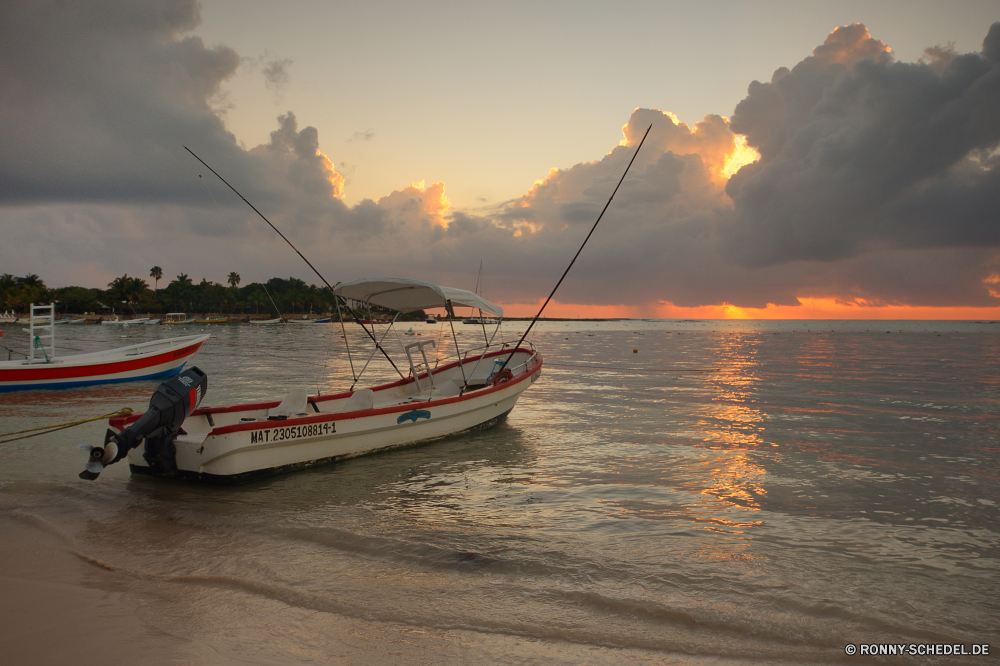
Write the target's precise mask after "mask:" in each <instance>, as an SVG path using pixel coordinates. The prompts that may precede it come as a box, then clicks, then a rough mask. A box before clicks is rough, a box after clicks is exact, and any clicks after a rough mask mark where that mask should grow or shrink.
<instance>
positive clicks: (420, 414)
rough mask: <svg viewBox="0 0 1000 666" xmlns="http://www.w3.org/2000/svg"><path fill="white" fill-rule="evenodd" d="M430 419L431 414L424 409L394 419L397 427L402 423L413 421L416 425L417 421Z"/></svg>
mask: <svg viewBox="0 0 1000 666" xmlns="http://www.w3.org/2000/svg"><path fill="white" fill-rule="evenodd" d="M430 417H431V413H430V412H429V411H427V410H426V409H414V410H413V411H412V412H406V413H405V414H403V415H401V416H400V417H399V418H398V419H396V424H397V425H398V424H400V423H402V422H403V421H413V422H414V423H416V422H417V419H429V418H430Z"/></svg>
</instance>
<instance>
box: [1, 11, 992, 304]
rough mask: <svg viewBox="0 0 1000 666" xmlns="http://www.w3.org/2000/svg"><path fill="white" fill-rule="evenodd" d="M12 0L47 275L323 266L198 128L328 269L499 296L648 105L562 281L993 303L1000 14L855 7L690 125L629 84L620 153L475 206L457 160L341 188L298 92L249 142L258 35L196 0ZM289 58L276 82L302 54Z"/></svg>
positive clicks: (337, 276)
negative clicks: (248, 60) (227, 88)
mask: <svg viewBox="0 0 1000 666" xmlns="http://www.w3.org/2000/svg"><path fill="white" fill-rule="evenodd" d="M8 7H9V9H8V8H7V7H5V10H4V11H5V17H4V18H5V20H4V22H3V23H2V24H0V62H3V63H4V66H3V67H2V68H0V224H2V226H3V228H4V231H5V236H4V241H5V242H4V243H3V244H2V245H0V263H2V264H3V265H4V270H5V272H15V273H27V272H39V273H41V272H43V271H42V269H40V268H39V267H41V266H44V267H48V270H50V271H52V273H53V275H52V276H50V275H49V274H48V273H47V274H46V275H44V276H43V278H44V279H45V280H46V282H48V283H49V284H53V285H58V284H72V283H79V279H78V276H80V275H87V276H95V275H98V276H100V277H99V279H98V283H97V284H98V286H103V284H106V283H107V282H109V281H110V279H111V278H113V277H115V276H118V275H121V274H122V273H123V272H128V273H129V274H138V275H144V274H146V272H148V270H149V267H150V266H152V265H154V264H158V265H162V266H163V267H164V269H165V270H166V272H167V273H168V274H171V275H173V274H177V273H180V272H185V273H188V274H190V275H192V276H196V277H203V276H204V277H208V278H209V279H217V280H223V279H224V277H225V274H226V273H227V272H228V271H231V270H237V271H238V272H240V273H241V275H243V276H244V280H245V281H250V280H255V279H267V278H268V277H271V276H273V275H300V276H302V277H304V278H306V279H309V280H312V279H313V278H312V277H311V276H310V275H309V273H308V269H307V268H306V267H304V266H303V265H302V264H301V261H300V260H299V258H298V257H297V256H295V255H294V254H293V253H291V252H290V251H289V250H288V249H287V248H285V247H283V246H282V245H281V243H282V241H281V240H280V239H278V238H277V237H276V236H275V234H274V233H273V232H272V231H271V230H270V229H269V228H266V226H265V225H263V223H262V222H261V221H260V220H258V219H257V218H256V217H255V215H254V213H253V212H252V211H250V210H249V209H248V208H247V207H246V205H245V204H244V203H243V202H242V201H241V200H240V199H238V198H237V197H236V196H235V195H233V194H232V193H231V192H229V191H228V190H227V189H226V188H224V186H223V185H222V184H221V183H219V182H218V181H216V180H214V177H212V176H211V175H210V174H209V173H208V172H207V171H206V170H205V169H204V168H203V167H201V165H199V164H198V163H197V162H195V161H194V160H193V159H192V158H191V157H190V156H189V155H188V154H187V153H186V152H185V151H183V149H182V148H181V145H182V144H183V145H187V146H189V147H190V148H192V149H193V150H194V151H195V152H196V153H198V154H199V156H200V157H202V158H203V159H205V160H206V161H207V162H208V163H209V164H211V165H212V167H213V168H215V169H216V170H217V171H218V172H219V173H221V174H222V175H223V176H225V178H226V179H227V180H228V181H229V182H230V183H232V184H233V185H234V186H235V187H236V188H237V189H239V190H240V192H241V193H242V194H243V195H244V196H246V197H247V199H249V200H250V201H252V202H253V203H254V205H255V206H256V207H257V208H258V209H260V210H261V211H262V212H264V213H265V214H266V215H267V216H268V218H269V219H271V220H272V222H274V223H275V224H276V225H278V227H279V228H280V229H282V231H283V232H284V233H285V234H286V235H287V236H289V237H290V238H291V239H292V240H293V242H295V243H296V244H297V245H298V246H299V247H300V249H302V250H303V251H304V252H305V254H306V256H307V257H309V258H310V259H311V260H312V261H313V263H314V264H315V265H317V267H318V268H320V269H321V270H322V271H323V272H324V274H325V275H326V277H327V278H328V279H330V280H331V281H337V280H343V279H353V278H355V277H359V276H363V275H374V274H382V275H388V274H395V275H400V276H409V277H418V278H424V279H430V280H437V281H440V282H442V283H444V284H453V285H455V286H464V287H472V286H473V285H474V284H475V272H476V270H477V269H478V265H479V261H480V260H482V261H483V262H484V264H485V266H486V271H487V274H488V275H489V276H490V284H491V285H492V290H493V293H492V294H491V296H493V297H494V298H496V299H497V300H501V301H504V302H522V303H523V302H532V301H536V300H538V299H539V298H542V297H544V295H546V294H547V293H548V291H549V290H550V289H551V287H552V285H554V284H555V280H556V279H558V277H559V275H560V274H561V273H562V270H563V269H564V268H565V266H566V265H567V263H568V262H569V260H570V259H571V258H572V256H573V254H574V253H575V252H576V249H577V248H578V247H579V244H580V242H581V241H582V240H583V238H584V236H585V235H586V234H587V232H588V231H589V229H590V227H591V225H592V224H593V222H594V220H595V219H596V218H597V215H598V214H600V212H601V210H602V209H603V207H604V205H605V204H606V202H607V199H608V197H609V196H610V195H611V192H612V191H613V190H614V187H615V185H616V184H617V182H618V179H619V178H620V177H621V174H622V170H623V169H624V168H625V165H626V164H627V163H628V160H629V159H631V157H632V155H633V153H634V149H635V146H636V144H637V142H638V140H639V138H640V137H641V136H642V133H643V132H645V130H646V128H647V127H648V126H649V125H652V130H651V132H650V134H649V138H648V139H647V141H646V143H645V144H644V146H643V149H642V152H641V153H640V154H639V156H638V158H637V159H636V161H635V164H634V165H633V167H632V171H631V172H630V173H629V175H628V177H627V178H626V179H625V181H624V182H623V183H622V186H621V189H620V190H619V191H618V193H617V195H616V196H615V200H614V202H613V203H612V205H611V206H610V207H609V208H608V211H607V213H606V215H605V217H604V219H603V220H602V222H601V226H600V227H599V228H598V229H597V231H596V232H595V234H594V237H593V238H592V239H591V241H590V244H589V245H588V246H587V248H586V250H585V251H584V253H583V254H582V255H581V256H580V258H579V260H578V261H577V262H576V264H575V266H574V269H573V272H572V273H571V275H570V279H568V280H567V281H566V282H565V283H564V285H563V286H562V287H561V290H560V292H559V294H558V295H557V298H558V299H559V300H561V301H562V302H571V303H593V304H608V305H618V304H622V305H630V306H642V305H643V304H647V305H649V304H653V305H655V304H657V303H660V302H670V303H674V304H676V305H680V306H698V305H715V304H722V303H729V304H733V305H737V306H742V307H764V306H766V305H767V304H768V303H773V304H777V305H795V304H796V303H798V299H799V298H825V299H839V300H840V301H842V302H848V303H859V302H860V303H875V304H912V305H952V306H954V305H993V306H995V305H997V303H998V300H997V298H998V297H997V296H996V293H997V292H998V287H997V285H998V284H1000V277H998V276H1000V251H998V246H1000V227H998V226H997V225H996V220H997V219H1000V199H998V197H1000V182H998V178H1000V168H998V162H1000V150H998V144H1000V24H997V25H994V26H993V27H992V28H990V30H989V32H988V35H987V37H986V40H985V41H984V43H983V50H982V52H981V53H971V54H968V53H967V54H959V53H955V52H954V50H953V48H951V47H948V46H946V47H932V48H930V49H928V50H927V51H926V52H925V54H924V58H923V59H922V60H921V61H920V62H916V63H901V62H897V61H896V60H894V58H893V57H892V54H891V51H889V49H888V47H887V46H886V45H885V44H883V43H882V42H880V41H879V40H877V39H874V38H873V37H871V36H870V35H869V34H868V32H867V30H866V29H865V28H864V26H861V25H854V26H846V27H843V28H838V29H837V30H835V31H834V32H833V33H831V35H830V36H829V37H828V38H827V39H826V41H825V42H824V43H823V44H821V45H820V46H818V47H817V48H816V49H815V50H814V51H813V52H812V54H811V55H808V56H807V57H806V58H804V59H803V60H802V61H801V62H799V63H798V64H796V65H794V66H793V67H791V68H790V69H789V68H780V69H778V70H776V71H775V73H774V75H773V76H772V77H771V79H770V81H768V82H765V83H760V82H756V81H755V82H753V83H751V84H750V86H749V88H748V93H747V96H746V98H745V99H744V100H742V101H741V102H740V103H739V104H738V105H737V107H736V109H735V111H734V112H733V114H732V116H731V118H729V119H727V118H726V117H724V116H722V115H715V114H710V115H707V116H705V117H704V118H703V119H702V120H700V121H699V122H696V123H694V124H690V125H689V124H687V123H684V122H681V121H680V120H679V119H677V118H676V117H674V116H673V115H672V114H670V113H669V112H665V111H660V110H657V109H644V108H640V109H636V110H635V111H634V112H633V113H632V115H631V117H630V118H629V119H628V122H627V123H626V124H625V125H624V127H623V128H622V135H623V138H622V141H621V143H620V144H619V145H616V146H609V152H608V153H607V154H606V155H603V156H599V155H598V156H595V159H594V160H593V161H589V162H583V163H580V164H576V165H572V166H566V167H565V168H554V169H552V170H550V172H549V173H548V174H545V175H543V176H542V177H541V178H539V180H538V181H537V182H536V183H535V184H534V185H533V186H532V187H531V188H530V189H529V190H528V191H527V192H525V193H524V194H523V195H522V196H520V197H517V198H515V199H513V200H511V201H507V202H504V203H502V204H500V205H498V206H496V207H490V208H481V209H478V210H476V211H469V210H464V211H463V210H455V209H453V208H452V207H451V206H450V203H449V201H448V198H447V196H446V193H445V184H444V183H442V182H432V183H431V184H430V185H428V184H426V183H425V182H419V183H413V184H411V185H409V186H407V187H401V188H400V189H398V190H396V191H394V192H391V193H389V194H387V195H386V196H383V197H380V198H378V199H377V200H375V201H373V200H364V201H361V202H360V203H358V204H356V205H354V206H347V205H346V204H344V202H343V200H342V197H343V195H344V189H345V180H344V177H343V175H341V172H343V171H346V170H345V169H344V168H341V170H340V171H341V172H339V171H338V170H337V169H336V168H335V167H334V164H333V162H332V160H331V159H330V158H329V157H327V155H326V154H324V152H323V150H322V145H321V140H320V132H319V131H318V130H317V129H316V128H314V127H311V126H305V127H300V124H299V120H298V118H297V117H296V114H295V113H294V112H292V111H288V112H286V113H284V114H282V115H280V116H279V117H278V118H277V126H276V129H275V130H274V131H273V132H272V133H271V136H270V138H269V140H268V142H267V143H264V144H261V145H259V146H256V147H254V148H252V149H249V150H246V149H244V148H242V147H241V146H240V145H239V144H238V142H237V141H236V138H235V137H234V136H233V135H232V134H230V133H229V132H228V131H227V130H226V128H225V124H224V113H222V112H221V111H220V108H219V105H220V104H221V103H222V102H221V101H220V100H221V99H222V95H223V93H224V84H225V82H226V81H228V80H229V79H230V78H231V77H233V76H235V75H236V72H237V69H238V66H239V63H240V62H241V60H240V57H239V55H238V54H236V53H235V52H234V51H233V50H232V49H229V48H228V47H225V46H219V47H213V48H208V47H206V46H205V45H204V44H203V43H202V42H201V40H200V39H198V38H197V37H192V36H190V32H191V31H192V30H193V29H194V28H195V27H196V26H197V25H198V23H199V21H200V17H199V14H198V5H197V3H196V2H194V1H193V0H143V1H134V2H126V1H125V0H100V1H98V2H93V3H81V4H71V5H68V6H63V5H59V6H58V7H57V6H56V5H54V4H50V3H46V2H26V1H16V2H13V3H8ZM272 62H275V63H278V64H279V65H280V66H277V67H276V69H275V70H274V72H273V73H274V75H275V77H276V78H275V81H276V82H277V83H278V84H279V85H281V84H280V81H281V76H280V74H281V72H282V71H285V68H286V67H287V64H281V63H283V62H284V61H278V60H273V61H272ZM286 73H287V72H286ZM331 131H332V132H334V134H333V136H338V134H336V132H338V131H343V130H337V129H336V128H333V129H332V130H331ZM340 136H343V135H340ZM372 137H373V133H372V132H371V131H370V130H365V131H363V132H356V133H355V134H354V136H353V138H352V139H351V140H357V141H368V140H371V138H372ZM442 149H443V150H445V149H447V148H446V147H445V148H442ZM334 157H336V156H334ZM347 172H348V173H349V171H347ZM199 174H201V175H203V176H204V178H203V179H202V180H201V181H200V182H198V181H197V176H198V175H199ZM539 175H541V174H539ZM428 180H432V179H428ZM206 190H207V191H206ZM39 238H46V239H50V240H49V241H46V242H44V243H43V242H39ZM150 238H155V239H156V241H155V242H154V243H150V241H149V239H150ZM213 270H214V271H216V273H217V274H213V273H211V271H213ZM255 273H259V274H255Z"/></svg>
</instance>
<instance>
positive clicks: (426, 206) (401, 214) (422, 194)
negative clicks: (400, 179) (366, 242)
mask: <svg viewBox="0 0 1000 666" xmlns="http://www.w3.org/2000/svg"><path fill="white" fill-rule="evenodd" d="M377 203H378V205H379V206H382V207H383V208H386V209H387V210H388V211H389V214H390V216H391V217H392V218H393V219H394V220H396V221H397V222H403V223H404V224H420V223H427V224H433V225H437V226H440V227H447V226H448V220H446V219H445V217H444V214H445V212H447V210H448V209H449V208H451V202H450V201H448V197H446V196H445V193H444V183H442V182H437V183H431V184H430V185H425V184H424V181H422V180H421V181H420V182H417V183H410V186H409V187H404V188H403V189H401V190H395V191H394V192H393V193H392V194H390V195H388V196H384V197H382V198H381V199H379V200H378V202H377Z"/></svg>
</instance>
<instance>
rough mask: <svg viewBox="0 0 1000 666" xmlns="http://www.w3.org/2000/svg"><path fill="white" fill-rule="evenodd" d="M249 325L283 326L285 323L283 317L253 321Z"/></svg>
mask: <svg viewBox="0 0 1000 666" xmlns="http://www.w3.org/2000/svg"><path fill="white" fill-rule="evenodd" d="M249 323H251V324H255V325H257V326H273V325H275V324H282V323H284V322H283V321H281V317H275V318H274V319H256V320H251V321H250V322H249Z"/></svg>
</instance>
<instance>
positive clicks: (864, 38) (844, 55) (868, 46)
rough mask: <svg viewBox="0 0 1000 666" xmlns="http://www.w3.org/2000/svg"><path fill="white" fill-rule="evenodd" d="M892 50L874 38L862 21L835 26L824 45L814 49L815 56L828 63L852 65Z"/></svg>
mask: <svg viewBox="0 0 1000 666" xmlns="http://www.w3.org/2000/svg"><path fill="white" fill-rule="evenodd" d="M890 51H892V49H890V48H889V47H888V46H886V45H885V44H884V43H882V42H881V41H880V40H878V39H872V36H871V34H870V33H869V32H868V29H867V28H866V27H865V26H864V24H862V23H855V24H853V25H845V26H841V27H839V28H835V29H834V30H833V32H831V33H830V35H829V36H828V37H827V38H826V41H825V42H823V45H822V46H817V47H816V48H814V49H813V57H814V58H816V59H818V60H821V61H823V62H827V63H837V64H840V65H847V66H851V65H853V64H854V63H856V62H858V61H860V60H864V59H865V58H879V57H882V56H883V55H884V54H887V53H889V52H890Z"/></svg>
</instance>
